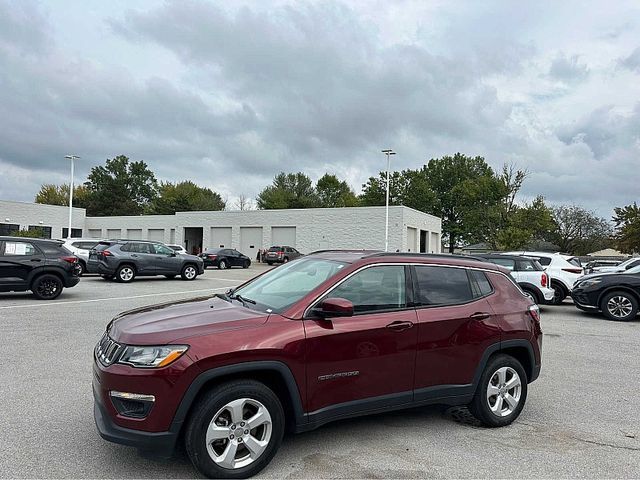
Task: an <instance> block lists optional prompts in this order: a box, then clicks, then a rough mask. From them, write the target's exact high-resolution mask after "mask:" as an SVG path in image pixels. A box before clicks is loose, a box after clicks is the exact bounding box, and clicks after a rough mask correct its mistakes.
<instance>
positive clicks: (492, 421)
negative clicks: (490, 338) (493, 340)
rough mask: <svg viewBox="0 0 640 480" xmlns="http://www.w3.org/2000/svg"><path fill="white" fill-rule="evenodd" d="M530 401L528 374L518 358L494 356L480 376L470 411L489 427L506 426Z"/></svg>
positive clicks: (501, 355)
mask: <svg viewBox="0 0 640 480" xmlns="http://www.w3.org/2000/svg"><path fill="white" fill-rule="evenodd" d="M526 400H527V374H526V373H525V371H524V368H522V365H521V364H520V362H518V361H517V360H516V359H515V358H513V357H511V356H509V355H504V354H499V355H496V356H494V357H491V358H490V359H489V361H488V362H487V365H486V367H485V369H484V371H483V372H482V375H481V376H480V383H479V384H478V388H477V389H476V393H475V395H474V397H473V401H472V402H471V404H470V405H469V410H470V411H471V413H472V414H473V416H474V417H476V419H478V420H479V421H480V422H481V423H482V424H483V425H484V426H486V427H504V426H506V425H509V424H510V423H511V422H513V421H514V420H515V419H516V418H518V416H519V415H520V412H522V409H523V408H524V404H525V401H526Z"/></svg>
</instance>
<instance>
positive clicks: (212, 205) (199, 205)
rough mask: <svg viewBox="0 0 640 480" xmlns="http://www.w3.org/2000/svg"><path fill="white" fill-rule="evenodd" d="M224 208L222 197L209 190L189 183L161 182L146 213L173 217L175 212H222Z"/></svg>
mask: <svg viewBox="0 0 640 480" xmlns="http://www.w3.org/2000/svg"><path fill="white" fill-rule="evenodd" d="M224 207H225V202H224V201H223V200H222V197H221V196H220V195H219V194H218V193H216V192H214V191H213V190H210V189H209V188H204V187H199V186H198V185H196V184H195V183H193V182H191V181H184V182H179V183H171V182H162V183H161V184H160V186H159V187H158V195H157V196H156V197H155V198H154V199H153V200H151V203H150V205H149V208H148V213H151V214H156V215H173V214H174V213H176V212H193V211H209V210H224Z"/></svg>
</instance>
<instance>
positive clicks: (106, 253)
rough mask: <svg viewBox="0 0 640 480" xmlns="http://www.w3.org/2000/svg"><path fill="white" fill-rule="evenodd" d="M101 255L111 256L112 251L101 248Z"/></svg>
mask: <svg viewBox="0 0 640 480" xmlns="http://www.w3.org/2000/svg"><path fill="white" fill-rule="evenodd" d="M102 256H103V257H113V253H111V252H110V251H109V250H103V251H102Z"/></svg>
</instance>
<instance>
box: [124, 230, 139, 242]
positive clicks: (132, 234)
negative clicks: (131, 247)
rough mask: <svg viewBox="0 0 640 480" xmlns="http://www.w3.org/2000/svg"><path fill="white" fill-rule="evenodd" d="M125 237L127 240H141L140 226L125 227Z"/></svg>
mask: <svg viewBox="0 0 640 480" xmlns="http://www.w3.org/2000/svg"><path fill="white" fill-rule="evenodd" d="M127 238H128V239H129V240H142V229H141V228H127Z"/></svg>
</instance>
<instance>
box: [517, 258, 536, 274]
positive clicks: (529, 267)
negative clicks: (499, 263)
mask: <svg viewBox="0 0 640 480" xmlns="http://www.w3.org/2000/svg"><path fill="white" fill-rule="evenodd" d="M516 267H517V268H516V270H518V271H519V272H535V271H536V267H535V266H534V265H533V262H531V260H518V261H517V262H516Z"/></svg>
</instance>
